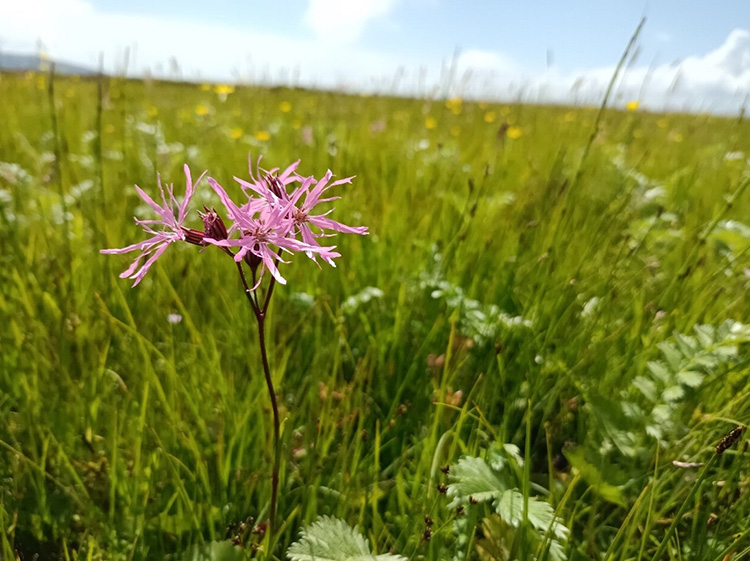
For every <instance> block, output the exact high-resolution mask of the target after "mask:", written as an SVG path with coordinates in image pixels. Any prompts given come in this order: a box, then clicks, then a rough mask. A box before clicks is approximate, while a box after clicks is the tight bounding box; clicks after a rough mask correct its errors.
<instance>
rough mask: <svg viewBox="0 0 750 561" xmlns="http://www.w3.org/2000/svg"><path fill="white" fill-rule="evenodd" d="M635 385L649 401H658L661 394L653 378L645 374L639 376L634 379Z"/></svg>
mask: <svg viewBox="0 0 750 561" xmlns="http://www.w3.org/2000/svg"><path fill="white" fill-rule="evenodd" d="M633 386H635V388H636V389H637V390H638V391H640V392H641V393H642V394H643V396H644V397H645V398H646V399H648V400H649V401H656V398H657V397H658V396H659V392H658V389H657V388H656V384H654V382H653V380H651V379H649V378H646V377H645V376H638V377H636V378H635V379H634V380H633Z"/></svg>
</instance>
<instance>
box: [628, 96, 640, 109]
mask: <svg viewBox="0 0 750 561" xmlns="http://www.w3.org/2000/svg"><path fill="white" fill-rule="evenodd" d="M640 105H641V102H640V101H638V100H637V99H636V100H634V101H628V102H627V103H626V104H625V109H627V110H628V111H638V107H639V106H640Z"/></svg>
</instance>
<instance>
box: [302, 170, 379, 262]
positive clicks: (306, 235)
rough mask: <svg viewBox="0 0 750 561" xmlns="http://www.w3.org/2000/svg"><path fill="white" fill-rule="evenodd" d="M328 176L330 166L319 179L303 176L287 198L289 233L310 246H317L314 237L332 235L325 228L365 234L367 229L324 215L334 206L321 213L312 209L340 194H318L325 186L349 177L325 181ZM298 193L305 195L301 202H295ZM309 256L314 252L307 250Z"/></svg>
mask: <svg viewBox="0 0 750 561" xmlns="http://www.w3.org/2000/svg"><path fill="white" fill-rule="evenodd" d="M332 177H333V174H332V173H331V170H328V171H327V172H326V174H325V175H324V176H323V178H322V179H321V180H320V181H317V180H316V179H315V178H314V177H308V178H306V179H304V180H303V181H302V184H301V186H300V187H299V188H298V189H297V190H296V191H295V192H294V194H293V195H292V198H291V199H290V200H291V202H292V203H293V204H295V206H294V208H293V209H292V214H291V219H292V230H291V233H292V235H297V234H299V235H300V236H301V237H302V241H304V242H305V243H306V244H307V245H309V246H312V247H317V246H318V242H317V238H321V237H328V236H332V235H333V234H330V233H326V230H331V231H334V232H342V233H344V234H360V235H366V234H367V233H368V232H367V227H366V226H347V225H346V224H342V223H341V222H337V221H336V220H333V219H331V218H328V215H329V214H330V213H331V212H333V210H334V209H330V210H328V211H327V212H324V213H322V214H313V213H312V212H313V210H314V208H315V207H316V206H317V205H318V204H320V203H327V202H330V201H335V200H337V199H340V198H341V197H326V198H322V196H323V194H324V193H325V192H326V191H328V189H330V188H331V187H336V186H337V185H343V184H345V183H351V182H352V178H351V177H347V178H345V179H339V180H337V181H334V182H333V183H330V184H329V181H330V180H331V178H332ZM302 195H304V196H305V199H304V202H302V203H301V204H299V205H298V206H297V203H298V201H299V200H300V199H301V197H302ZM310 226H314V227H315V228H317V229H318V230H320V232H317V233H316V232H314V231H313V230H312V229H311V228H310ZM309 256H310V257H311V258H313V259H314V254H309ZM321 257H323V258H324V259H325V260H326V261H328V263H329V264H330V265H332V266H334V267H335V266H336V265H335V264H334V263H333V260H332V259H326V258H325V257H324V256H323V255H321Z"/></svg>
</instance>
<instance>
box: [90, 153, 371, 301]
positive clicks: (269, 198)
mask: <svg viewBox="0 0 750 561" xmlns="http://www.w3.org/2000/svg"><path fill="white" fill-rule="evenodd" d="M258 163H260V162H258ZM298 166H299V160H298V161H296V162H295V163H293V164H292V165H290V166H289V167H287V168H286V169H285V170H283V171H281V172H279V169H278V168H274V169H271V170H263V169H261V168H260V167H259V165H258V166H257V167H258V173H257V174H254V173H253V169H252V164H251V166H250V179H249V180H244V179H240V178H238V177H235V178H234V179H235V180H236V181H237V183H239V185H240V186H241V187H242V191H243V193H244V196H243V199H244V200H242V201H241V202H239V203H235V201H234V200H232V198H231V197H230V196H229V195H228V194H227V192H226V191H225V189H224V188H223V187H222V186H221V185H220V184H219V183H218V182H217V181H216V180H215V179H214V178H212V177H209V178H208V183H209V184H210V185H211V187H212V188H213V190H214V191H215V192H216V194H217V195H218V196H219V198H220V199H221V202H222V203H223V204H224V206H225V208H226V212H227V218H228V219H229V223H230V226H229V228H227V227H226V225H225V223H224V221H223V220H222V218H221V217H220V216H219V215H218V213H217V212H216V210H215V209H208V208H205V207H204V210H205V212H204V213H200V216H201V218H202V219H203V227H204V229H203V230H195V229H192V228H187V227H185V226H184V222H185V219H186V217H187V213H188V205H189V203H190V199H191V198H192V196H193V194H194V192H195V186H196V185H197V184H198V183H199V182H200V181H201V179H202V178H203V176H204V175H205V172H204V173H203V174H202V175H201V176H200V178H199V179H198V181H196V182H195V184H194V183H193V181H192V178H191V174H190V169H189V168H188V166H187V165H185V168H184V169H185V177H186V191H185V198H184V199H183V201H182V203H178V201H177V199H176V198H175V196H174V187H173V186H172V185H167V186H166V193H165V188H164V187H163V186H162V183H161V178H160V177H158V176H157V183H158V186H159V191H160V192H161V202H162V204H161V205H159V204H158V203H156V202H155V201H154V200H153V199H152V198H151V197H150V196H149V195H148V194H147V193H146V192H144V191H143V190H142V189H141V188H140V187H138V186H136V190H137V191H138V194H139V195H140V196H141V198H142V199H143V200H144V201H145V202H146V203H147V204H148V205H149V206H150V207H151V208H152V209H154V211H156V213H157V214H158V215H159V218H158V219H155V220H138V219H137V218H136V224H138V225H139V226H141V227H143V229H144V230H145V231H146V232H147V233H149V234H151V237H150V238H149V239H147V240H144V241H142V242H139V243H136V244H133V245H129V246H127V247H124V248H121V249H104V250H102V253H109V254H112V253H117V254H119V253H128V252H131V251H139V252H140V253H139V254H138V256H137V257H136V259H135V261H133V263H132V265H131V266H130V267H128V269H127V270H125V271H124V272H123V273H122V274H121V275H120V277H121V278H130V279H133V280H134V281H135V282H134V283H133V286H135V285H137V284H138V283H139V282H141V280H142V279H143V277H144V276H145V275H146V273H147V272H148V270H149V268H150V267H151V265H153V264H154V262H155V261H156V260H157V259H158V258H159V257H160V256H161V255H162V254H163V253H164V251H166V249H167V247H168V246H169V245H170V244H172V243H175V242H179V241H184V242H188V243H192V244H195V245H199V246H208V245H215V246H218V247H220V248H222V249H223V250H224V251H225V252H227V253H229V254H230V255H232V256H233V257H234V260H235V261H237V262H242V261H243V260H244V261H245V263H247V264H248V265H249V266H250V269H251V270H252V272H253V277H254V278H256V281H255V285H254V286H253V289H255V288H257V287H258V285H259V284H260V282H261V279H262V278H263V275H264V273H265V271H266V270H267V271H268V272H269V273H270V274H271V275H272V276H273V278H274V279H275V280H276V281H277V282H279V283H281V284H286V280H285V279H284V277H283V276H281V274H280V273H279V267H278V264H279V263H287V261H284V260H283V259H282V258H281V256H282V254H283V253H288V254H293V253H295V252H303V253H304V254H305V255H307V256H308V257H309V258H311V259H312V260H314V261H316V258H317V257H320V258H321V259H322V260H324V261H326V262H328V263H329V264H330V265H332V266H334V267H335V263H334V259H335V258H337V257H340V254H339V253H338V252H336V251H335V249H336V246H325V245H321V243H320V241H321V240H322V239H323V238H327V237H329V236H332V235H334V234H333V233H332V232H343V233H348V234H367V228H366V227H364V226H347V225H345V224H341V223H340V222H337V221H335V220H333V219H331V218H329V217H328V215H329V214H330V213H331V212H332V210H333V209H331V210H328V211H327V212H323V213H321V214H316V213H315V212H316V210H315V208H316V207H317V205H319V204H321V203H326V202H330V201H333V200H336V199H338V198H340V197H328V196H325V195H326V192H327V191H328V190H329V189H331V188H332V187H336V186H337V185H342V184H345V183H351V180H352V178H351V177H349V178H346V179H340V180H337V181H331V179H332V178H333V174H332V173H331V172H330V170H329V171H328V172H326V174H325V175H324V176H323V177H322V178H321V179H319V180H318V179H316V178H315V177H312V176H310V177H304V176H301V175H299V174H298V173H297V167H298ZM144 260H145V262H144V263H143V264H141V263H142V262H143V261H144ZM258 269H259V272H258ZM256 273H257V274H256Z"/></svg>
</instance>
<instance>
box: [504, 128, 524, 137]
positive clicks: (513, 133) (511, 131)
mask: <svg viewBox="0 0 750 561" xmlns="http://www.w3.org/2000/svg"><path fill="white" fill-rule="evenodd" d="M507 134H508V138H512V139H513V140H515V139H517V138H521V135H523V131H522V130H521V127H508V133H507Z"/></svg>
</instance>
